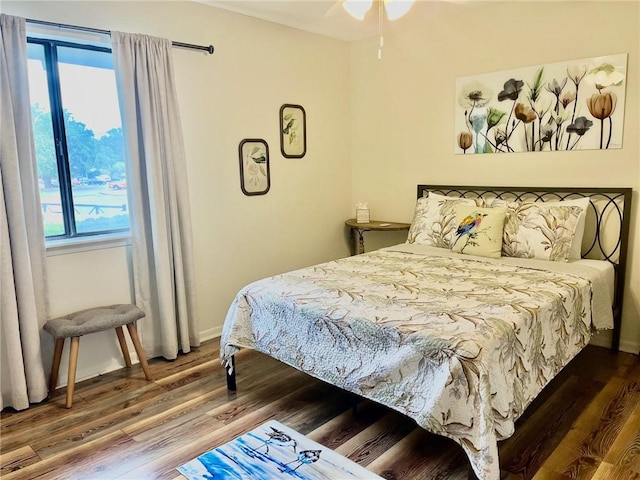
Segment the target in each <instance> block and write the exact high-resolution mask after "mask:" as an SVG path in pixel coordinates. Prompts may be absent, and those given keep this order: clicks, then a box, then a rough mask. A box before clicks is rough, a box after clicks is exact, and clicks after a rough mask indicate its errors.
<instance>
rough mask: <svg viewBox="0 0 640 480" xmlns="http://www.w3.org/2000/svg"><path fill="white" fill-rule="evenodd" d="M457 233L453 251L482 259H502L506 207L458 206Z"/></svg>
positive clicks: (452, 244)
mask: <svg viewBox="0 0 640 480" xmlns="http://www.w3.org/2000/svg"><path fill="white" fill-rule="evenodd" d="M455 210H456V231H455V233H454V237H453V240H452V242H451V250H452V251H454V252H457V253H465V254H468V255H478V256H480V257H490V258H500V255H501V252H502V233H503V230H504V219H505V216H506V213H507V208H506V207H496V208H481V207H474V206H470V205H456V207H455Z"/></svg>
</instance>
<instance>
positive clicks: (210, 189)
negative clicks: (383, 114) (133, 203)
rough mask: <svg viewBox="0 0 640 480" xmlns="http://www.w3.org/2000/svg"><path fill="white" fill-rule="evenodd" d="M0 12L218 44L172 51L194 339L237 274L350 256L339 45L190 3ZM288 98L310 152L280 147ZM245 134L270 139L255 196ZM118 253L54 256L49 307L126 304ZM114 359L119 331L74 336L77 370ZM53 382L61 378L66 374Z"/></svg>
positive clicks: (213, 329) (97, 369) (220, 312)
mask: <svg viewBox="0 0 640 480" xmlns="http://www.w3.org/2000/svg"><path fill="white" fill-rule="evenodd" d="M2 11H3V12H4V13H9V14H14V15H20V16H23V17H27V18H35V19H41V20H48V21H55V22H62V23H69V24H76V25H84V26H90V27H95V28H102V29H112V30H121V31H129V32H138V33H146V34H150V35H156V36H161V37H165V38H170V39H172V40H177V41H182V42H187V43H194V44H203V45H209V44H210V43H212V44H213V45H214V46H215V48H216V52H215V54H214V55H212V56H209V55H208V54H206V53H202V52H197V51H193V50H183V49H174V55H173V58H174V64H175V67H176V83H177V88H178V96H179V102H180V108H181V115H182V125H183V129H184V137H185V144H186V145H185V148H186V154H187V170H188V177H189V186H190V199H191V212H192V220H193V238H194V247H195V262H196V266H195V269H196V295H197V311H198V314H199V322H200V329H201V332H202V333H203V337H205V338H211V337H213V336H215V335H217V334H219V333H220V331H221V327H222V323H223V321H224V316H225V314H226V311H227V308H228V307H229V305H230V303H231V301H232V299H233V297H234V295H235V294H236V292H237V291H238V290H239V289H240V288H241V287H242V286H244V285H245V284H247V283H249V282H251V281H253V280H257V279H259V278H262V277H265V276H268V275H272V274H276V273H281V272H284V271H286V270H291V269H294V268H298V267H302V266H307V265H310V264H314V263H319V262H322V261H326V260H329V259H334V258H336V257H341V256H346V255H348V251H349V250H348V243H347V239H346V236H345V232H344V227H343V221H344V219H346V218H348V215H349V214H350V203H351V168H350V164H349V135H348V131H349V115H350V112H349V101H348V88H349V87H348V82H346V81H345V78H347V77H348V73H349V46H348V44H346V43H344V42H341V41H337V40H332V39H328V38H325V37H321V36H317V35H313V34H307V33H303V32H301V31H299V30H295V29H291V28H286V27H282V26H279V25H276V24H272V23H268V22H263V21H259V20H255V19H252V18H249V17H245V16H241V15H237V14H233V13H229V12H225V11H222V10H219V9H215V8H211V7H208V6H205V5H201V4H198V3H194V2H138V3H136V2H131V3H130V2H55V1H53V2H6V1H4V2H2ZM284 103H296V104H301V105H303V106H304V108H305V110H306V113H307V143H308V150H307V151H308V153H307V155H306V156H305V157H304V158H302V159H285V158H283V157H282V155H281V153H280V146H279V136H278V131H279V123H278V114H279V109H280V106H281V105H282V104H284ZM243 138H263V139H265V140H266V141H267V142H268V144H269V151H270V159H271V190H270V191H269V193H268V194H267V195H265V196H257V197H247V196H245V195H243V193H242V192H241V190H240V182H239V167H238V143H239V142H240V141H241V140H242V139H243ZM127 250H128V249H127V247H122V246H120V247H114V248H103V249H97V250H90V251H83V252H79V253H67V254H65V255H57V256H51V257H50V258H49V262H48V265H49V271H50V279H51V287H50V292H51V307H52V312H51V313H52V314H53V315H59V314H62V313H65V312H68V311H70V310H75V309H80V308H85V307H90V306H95V305H99V304H104V303H116V302H130V301H131V288H130V282H129V278H130V273H129V266H128V263H127V258H128V251H127ZM47 350H48V352H49V351H50V345H48V346H47ZM48 355H49V353H48ZM65 355H66V354H65ZM48 358H49V357H48ZM64 362H66V358H63V365H65V363H64ZM118 364H121V365H122V364H123V363H122V361H121V359H120V355H119V353H118V346H117V341H116V339H115V335H112V334H111V333H109V334H108V335H107V334H104V335H102V334H100V335H92V336H89V337H87V338H86V339H83V342H82V345H81V347H80V365H79V373H78V375H79V378H82V377H88V376H92V375H95V374H97V373H101V372H103V371H106V370H108V369H110V368H113V367H114V366H117V365H118ZM60 381H61V382H62V383H65V382H66V374H65V373H64V372H61V379H60Z"/></svg>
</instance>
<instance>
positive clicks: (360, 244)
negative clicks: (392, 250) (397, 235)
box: [344, 218, 411, 255]
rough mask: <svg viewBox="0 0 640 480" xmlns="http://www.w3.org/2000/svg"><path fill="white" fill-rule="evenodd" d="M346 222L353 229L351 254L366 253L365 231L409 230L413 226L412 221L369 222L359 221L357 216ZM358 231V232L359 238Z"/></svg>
mask: <svg viewBox="0 0 640 480" xmlns="http://www.w3.org/2000/svg"><path fill="white" fill-rule="evenodd" d="M344 224H345V225H346V226H347V227H349V228H350V229H351V247H352V248H351V255H356V254H360V253H364V232H369V231H376V232H395V231H399V230H409V227H410V226H411V224H410V223H398V222H379V221H371V222H367V223H357V222H356V219H355V218H350V219H349V220H347V221H346V222H344ZM356 232H357V233H358V239H357V240H356ZM356 241H357V243H356Z"/></svg>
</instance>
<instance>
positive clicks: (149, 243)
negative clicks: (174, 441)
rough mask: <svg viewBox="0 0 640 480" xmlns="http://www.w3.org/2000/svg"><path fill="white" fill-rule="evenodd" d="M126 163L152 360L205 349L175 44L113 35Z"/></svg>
mask: <svg viewBox="0 0 640 480" xmlns="http://www.w3.org/2000/svg"><path fill="white" fill-rule="evenodd" d="M111 40H112V47H113V48H112V49H113V60H114V69H115V72H116V79H117V84H118V95H119V98H120V110H121V115H122V119H123V131H124V137H125V143H126V152H127V159H128V171H127V185H128V189H127V190H128V192H129V206H130V211H131V214H130V215H131V237H132V240H131V242H132V257H133V276H134V289H135V302H136V305H138V306H139V307H140V308H141V309H143V310H144V311H145V312H146V315H147V316H146V318H145V319H143V320H141V321H140V322H139V325H140V326H141V336H142V343H143V346H144V348H145V353H146V355H147V356H149V357H153V356H158V355H162V356H163V357H165V358H167V359H174V358H176V357H177V354H178V351H180V350H181V351H182V352H184V353H186V352H189V351H190V347H192V346H198V345H199V333H198V326H197V321H196V313H195V292H194V288H195V285H194V283H195V282H194V274H193V259H192V255H193V253H192V241H191V214H190V211H189V195H188V193H189V192H188V185H187V172H186V161H185V153H184V144H183V139H182V127H181V125H180V113H179V110H178V101H177V96H176V88H175V82H174V75H173V62H172V57H171V48H172V47H171V42H170V41H169V40H166V39H161V38H154V37H150V36H148V35H140V34H128V33H121V32H111Z"/></svg>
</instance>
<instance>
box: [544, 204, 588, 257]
mask: <svg viewBox="0 0 640 480" xmlns="http://www.w3.org/2000/svg"><path fill="white" fill-rule="evenodd" d="M544 204H545V205H549V206H552V207H558V206H568V207H580V208H581V209H582V211H581V212H580V216H579V217H578V225H577V227H576V234H575V236H574V237H573V241H572V242H571V250H569V260H580V258H582V238H583V237H584V229H585V225H586V223H587V211H588V210H589V204H590V200H589V197H585V198H576V199H574V200H559V201H557V202H544Z"/></svg>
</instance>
